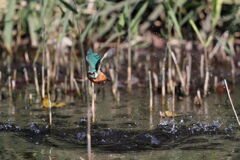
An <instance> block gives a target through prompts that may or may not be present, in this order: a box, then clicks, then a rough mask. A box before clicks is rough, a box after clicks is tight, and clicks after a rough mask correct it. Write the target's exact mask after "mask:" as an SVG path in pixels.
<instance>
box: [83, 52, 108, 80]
mask: <svg viewBox="0 0 240 160" xmlns="http://www.w3.org/2000/svg"><path fill="white" fill-rule="evenodd" d="M106 56H107V53H105V54H104V56H103V57H101V56H100V55H99V54H98V53H95V52H93V50H92V48H89V49H88V51H87V56H86V61H87V63H88V71H87V77H88V79H89V80H90V81H91V82H93V83H96V84H105V82H106V81H107V80H108V78H107V76H106V75H105V74H104V73H103V72H102V71H101V70H100V69H101V63H102V61H103V59H105V58H106Z"/></svg>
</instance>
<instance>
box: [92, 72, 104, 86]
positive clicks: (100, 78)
mask: <svg viewBox="0 0 240 160" xmlns="http://www.w3.org/2000/svg"><path fill="white" fill-rule="evenodd" d="M90 80H91V81H92V82H94V83H98V84H101V83H104V82H106V81H107V77H106V76H105V74H103V73H102V72H101V71H99V72H98V77H97V78H94V79H90Z"/></svg>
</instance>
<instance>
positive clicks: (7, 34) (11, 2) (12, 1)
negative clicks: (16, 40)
mask: <svg viewBox="0 0 240 160" xmlns="http://www.w3.org/2000/svg"><path fill="white" fill-rule="evenodd" d="M15 9H16V0H8V4H7V9H6V16H5V19H4V30H3V40H4V45H5V47H6V49H7V50H8V51H9V52H11V46H12V39H13V35H12V31H13V26H14V21H13V16H14V14H15Z"/></svg>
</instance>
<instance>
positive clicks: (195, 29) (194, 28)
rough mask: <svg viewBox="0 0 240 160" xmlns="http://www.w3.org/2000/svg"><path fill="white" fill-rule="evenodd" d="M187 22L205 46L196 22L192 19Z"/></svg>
mask: <svg viewBox="0 0 240 160" xmlns="http://www.w3.org/2000/svg"><path fill="white" fill-rule="evenodd" d="M189 23H190V24H191V26H192V28H193V30H194V31H195V33H196V34H197V37H198V39H199V40H200V42H201V43H202V45H203V46H205V42H204V40H203V37H202V35H201V33H200V32H199V30H198V28H197V26H196V24H195V23H194V21H193V20H192V19H190V20H189Z"/></svg>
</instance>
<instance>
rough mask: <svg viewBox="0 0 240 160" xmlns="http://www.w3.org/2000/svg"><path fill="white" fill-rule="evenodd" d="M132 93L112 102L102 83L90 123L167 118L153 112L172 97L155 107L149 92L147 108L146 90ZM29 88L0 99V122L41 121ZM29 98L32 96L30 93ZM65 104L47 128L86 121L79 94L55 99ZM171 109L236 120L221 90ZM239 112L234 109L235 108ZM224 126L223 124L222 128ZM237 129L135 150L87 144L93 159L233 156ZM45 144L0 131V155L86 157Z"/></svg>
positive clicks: (70, 147)
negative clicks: (199, 102) (151, 105)
mask: <svg viewBox="0 0 240 160" xmlns="http://www.w3.org/2000/svg"><path fill="white" fill-rule="evenodd" d="M133 92H134V93H132V94H128V93H126V92H124V91H122V92H121V96H120V99H121V101H120V103H119V104H118V103H117V102H116V101H115V100H114V98H113V96H112V94H111V91H110V87H105V90H104V91H103V90H101V91H100V92H99V93H98V95H97V102H96V111H95V113H96V125H97V126H100V128H111V129H118V130H127V131H148V130H152V129H154V128H156V127H157V125H158V124H159V123H160V122H163V121H170V120H171V119H170V118H166V119H160V117H159V111H160V110H161V111H164V110H171V109H172V108H173V104H172V98H171V97H168V98H167V102H166V103H167V105H165V106H161V101H160V98H159V97H160V95H158V94H156V95H155V96H154V108H153V111H152V112H150V110H149V94H148V92H147V91H146V89H136V90H134V91H133ZM29 93H34V88H33V87H31V86H30V87H29V88H27V89H26V90H23V91H21V92H19V93H18V94H17V96H16V98H14V99H13V100H12V101H11V100H9V99H4V100H1V101H0V122H4V123H12V124H15V125H18V126H20V127H22V128H25V127H28V126H29V123H30V122H35V123H36V124H40V125H46V124H47V123H48V111H47V110H45V109H42V108H41V104H40V102H39V100H37V99H35V98H34V99H33V104H32V105H29V100H28V95H29ZM239 95H240V92H239V89H238V88H237V89H236V91H235V92H234V93H233V95H232V96H233V101H234V103H235V106H236V108H237V110H239V104H240V100H239V98H238V97H239ZM33 97H35V95H33ZM61 101H64V102H66V103H68V105H67V106H66V107H64V108H58V109H53V128H58V129H59V130H61V128H62V129H63V130H64V129H67V128H75V127H77V126H78V123H79V121H85V120H86V113H87V107H86V104H84V103H83V101H82V100H81V99H80V98H77V97H75V98H74V97H70V96H67V95H66V96H64V98H62V99H61ZM174 108H175V110H176V114H177V115H178V117H177V118H176V119H177V120H179V121H181V119H182V117H188V119H190V121H189V122H188V123H192V122H205V123H212V122H214V121H217V122H219V123H221V124H222V126H229V125H233V126H237V124H236V120H235V117H234V114H233V111H232V109H231V106H230V105H229V103H228V99H227V97H226V95H210V96H208V97H207V98H206V99H205V101H204V106H202V107H198V106H194V105H193V104H192V100H191V98H189V97H187V98H184V99H183V100H181V101H178V100H177V101H175V107H174ZM239 113H240V112H239ZM223 128H224V127H223ZM239 135H240V134H239V131H238V129H236V128H235V129H234V133H232V134H229V135H228V134H224V135H218V134H216V135H205V134H201V135H195V136H189V137H184V138H182V139H180V140H176V141H175V140H172V141H169V142H167V143H164V144H163V146H162V147H161V148H149V149H146V150H139V151H132V150H130V151H124V152H112V151H110V150H107V149H102V148H101V147H98V146H94V147H92V157H93V159H94V160H108V159H109V160H120V159H124V160H128V159H129V160H133V159H136V160H138V159H142V160H155V159H156V160H157V159H179V160H180V159H181V160H182V159H186V160H188V159H189V160H192V159H239V158H240V143H239V138H240V136H239ZM46 139H47V140H48V143H44V142H41V141H39V142H38V141H32V140H29V139H28V138H27V137H24V136H19V134H18V133H15V132H5V131H0V159H60V160H62V159H87V157H88V156H87V147H86V146H82V145H77V144H73V143H69V142H66V141H65V140H64V139H59V138H56V137H55V136H51V135H50V136H48V137H47V138H46Z"/></svg>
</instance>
